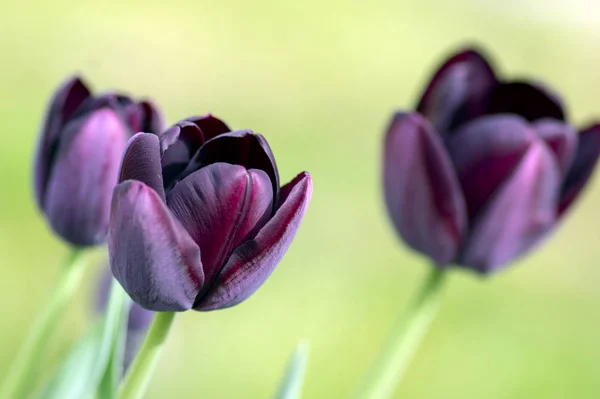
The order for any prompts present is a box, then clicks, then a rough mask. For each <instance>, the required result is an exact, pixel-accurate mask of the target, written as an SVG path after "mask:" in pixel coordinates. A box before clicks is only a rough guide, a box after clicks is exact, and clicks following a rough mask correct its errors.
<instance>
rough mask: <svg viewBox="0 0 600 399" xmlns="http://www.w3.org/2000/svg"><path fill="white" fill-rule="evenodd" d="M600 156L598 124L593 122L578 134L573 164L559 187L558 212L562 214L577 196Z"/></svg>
mask: <svg viewBox="0 0 600 399" xmlns="http://www.w3.org/2000/svg"><path fill="white" fill-rule="evenodd" d="M599 157H600V124H595V125H592V126H590V127H589V128H587V129H585V130H583V131H582V132H581V134H579V144H578V146H577V152H576V153H575V159H574V160H573V164H572V165H571V168H570V169H569V172H568V173H567V176H566V177H565V181H564V182H563V186H562V189H561V198H560V204H559V207H558V213H559V214H560V215H563V214H564V212H565V211H566V210H567V209H569V207H570V206H571V205H572V204H573V201H575V199H576V198H577V197H578V196H579V193H580V192H581V190H582V189H583V188H584V187H585V185H586V183H587V182H588V180H589V178H590V176H591V175H592V173H593V171H594V168H595V167H596V164H597V163H598V158H599Z"/></svg>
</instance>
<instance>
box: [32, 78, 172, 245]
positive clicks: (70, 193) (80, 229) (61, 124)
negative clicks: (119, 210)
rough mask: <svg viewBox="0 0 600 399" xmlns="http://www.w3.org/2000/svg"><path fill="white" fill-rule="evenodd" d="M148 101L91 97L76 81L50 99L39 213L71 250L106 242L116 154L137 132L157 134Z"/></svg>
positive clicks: (38, 163)
mask: <svg viewBox="0 0 600 399" xmlns="http://www.w3.org/2000/svg"><path fill="white" fill-rule="evenodd" d="M161 125H162V123H161V118H160V115H159V113H158V111H157V109H156V108H155V107H154V106H153V105H152V104H151V103H149V102H146V101H143V102H135V101H133V100H131V99H130V98H129V97H127V96H124V95H120V94H114V93H106V94H102V95H99V96H93V95H92V94H91V93H90V90H89V89H88V88H87V86H86V84H85V83H84V82H83V81H82V80H81V79H80V78H78V77H72V78H69V79H67V80H66V81H65V82H64V83H63V85H62V86H61V87H59V88H58V90H57V91H56V92H55V93H54V96H53V97H52V99H51V100H50V104H49V106H48V111H47V114H46V118H45V121H44V123H43V125H42V129H41V133H40V138H39V143H38V148H37V154H36V156H35V165H34V190H35V198H36V201H37V204H38V206H39V208H40V209H41V210H42V212H43V213H44V214H45V215H46V218H47V219H48V222H49V224H50V226H51V227H52V229H53V230H54V231H55V232H56V233H57V234H58V235H60V236H61V237H62V238H63V239H64V240H66V241H67V242H69V243H71V244H72V245H74V246H82V247H83V246H93V245H97V244H101V243H103V242H104V241H105V240H106V236H107V232H108V222H109V212H110V201H111V196H112V190H113V188H114V186H115V185H116V183H117V177H118V170H119V164H120V160H121V155H122V153H123V150H124V149H125V146H126V145H127V141H128V140H129V138H131V136H132V135H133V134H134V133H136V132H138V131H149V132H159V131H160V129H161Z"/></svg>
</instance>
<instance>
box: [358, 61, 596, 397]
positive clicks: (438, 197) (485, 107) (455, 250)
mask: <svg viewBox="0 0 600 399" xmlns="http://www.w3.org/2000/svg"><path fill="white" fill-rule="evenodd" d="M599 155H600V125H598V124H592V125H590V126H587V127H585V128H583V129H581V131H580V133H578V132H577V130H576V129H575V128H574V127H573V126H572V125H571V124H569V122H568V121H567V117H566V112H565V110H564V107H563V104H562V102H561V100H560V98H559V97H558V95H557V94H555V93H554V92H553V91H552V90H550V89H549V88H547V87H545V86H543V85H541V84H539V83H531V82H525V81H519V82H515V81H504V80H502V79H501V78H500V77H498V75H497V74H496V72H495V71H494V69H493V68H492V66H491V65H490V63H489V62H488V61H487V60H486V59H485V58H484V57H483V56H482V55H481V54H480V53H478V52H477V51H474V50H466V51H462V52H460V53H458V54H456V55H454V56H453V57H451V58H450V59H449V60H447V61H446V62H445V63H444V64H443V65H442V66H441V67H440V68H439V69H438V70H437V72H436V73H435V74H434V76H433V79H432V80H431V82H430V83H429V85H428V87H427V88H426V89H425V92H424V94H423V96H422V97H421V99H420V101H419V103H418V105H417V108H416V111H401V112H398V113H397V114H396V115H395V116H394V117H393V118H392V121H391V124H390V126H389V128H388V131H387V135H386V137H385V146H384V166H383V182H384V190H385V201H386V205H387V208H388V211H389V215H390V218H391V220H392V223H393V225H394V227H395V228H396V230H397V231H398V233H399V235H400V237H401V238H402V239H403V240H404V242H405V243H406V244H407V245H408V246H410V247H411V248H413V249H414V250H416V251H418V252H420V253H422V254H424V255H425V256H427V257H429V258H430V259H431V260H432V263H433V264H434V265H435V266H436V268H434V270H432V274H431V277H430V278H429V280H428V282H427V283H426V284H425V286H424V289H423V291H422V293H421V296H420V297H419V299H417V301H416V304H415V308H414V309H413V310H412V313H411V315H412V316H413V317H414V319H413V321H414V322H412V323H411V322H410V321H409V322H408V325H406V326H405V329H404V334H406V335H405V336H404V338H403V337H402V336H400V337H397V338H396V339H394V340H393V341H392V343H391V345H392V347H391V349H389V350H391V351H396V352H397V353H401V352H402V353H403V354H404V355H402V354H400V355H398V356H399V357H397V358H396V359H395V360H391V361H390V359H391V357H389V356H388V358H387V361H388V363H387V364H386V365H381V367H380V369H379V374H378V375H377V376H375V377H373V379H372V381H371V382H370V383H369V384H370V385H369V384H368V386H367V387H366V388H365V392H366V394H365V395H364V396H363V397H365V398H366V397H368V398H384V397H387V396H388V395H389V394H390V393H391V392H392V389H393V387H394V385H395V381H397V379H398V378H400V375H401V373H402V370H403V368H404V367H405V366H406V364H407V361H408V358H409V357H410V353H412V351H413V350H414V348H411V349H408V350H407V349H406V346H405V345H411V343H406V342H407V341H411V342H412V345H413V346H416V343H417V341H418V340H414V339H412V338H414V337H415V336H420V335H422V332H424V331H425V328H426V325H427V324H428V322H429V321H430V320H431V317H432V315H433V309H434V305H435V301H436V300H437V299H436V298H437V296H438V295H437V294H438V287H439V286H440V282H441V281H442V278H441V277H442V270H443V269H447V268H448V267H450V266H452V265H456V266H459V267H463V268H467V269H471V270H473V271H475V272H478V273H484V274H487V273H491V272H494V271H497V270H499V269H501V268H502V267H505V266H507V265H509V264H510V263H511V262H513V261H514V260H515V259H517V258H518V257H520V256H522V255H524V254H525V253H527V252H528V251H529V250H531V249H532V248H533V247H534V246H535V245H536V244H539V243H540V242H541V241H543V239H544V238H546V237H547V236H548V234H549V233H550V232H551V231H552V230H553V229H554V227H555V226H557V224H558V223H559V222H560V221H561V219H562V217H563V216H564V215H565V212H566V211H567V210H568V209H569V208H570V206H571V205H572V203H573V201H574V200H575V199H576V198H577V197H578V195H579V194H580V192H581V190H582V189H583V188H584V187H585V185H586V183H587V181H588V179H589V177H590V176H591V174H592V171H593V169H594V167H595V165H596V162H597V160H598V157H599ZM415 334H416V335H415ZM394 362H395V363H394ZM382 370H385V371H382ZM386 373H387V374H386ZM376 374H377V373H376ZM388 377H389V378H388ZM386 378H387V380H386Z"/></svg>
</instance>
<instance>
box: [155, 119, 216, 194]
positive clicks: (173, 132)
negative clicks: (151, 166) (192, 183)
mask: <svg viewBox="0 0 600 399" xmlns="http://www.w3.org/2000/svg"><path fill="white" fill-rule="evenodd" d="M205 141H206V140H205V139H204V135H203V134H202V131H201V130H200V128H199V127H198V126H197V125H195V124H193V123H191V122H186V121H183V122H179V123H178V124H176V125H174V126H172V127H170V128H169V129H167V131H165V132H164V133H163V134H162V135H161V136H160V152H161V154H162V159H161V164H162V168H163V178H164V181H165V187H166V188H169V187H171V186H172V185H173V184H175V183H176V182H177V181H178V180H179V179H180V175H181V173H182V172H183V171H184V170H185V168H186V167H187V165H188V164H189V163H190V160H191V159H192V156H193V155H194V154H195V153H196V152H197V151H198V149H199V148H200V147H201V146H202V144H204V142H205Z"/></svg>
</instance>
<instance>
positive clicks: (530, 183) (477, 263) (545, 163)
mask: <svg viewBox="0 0 600 399" xmlns="http://www.w3.org/2000/svg"><path fill="white" fill-rule="evenodd" d="M559 188H560V170H559V167H558V164H557V162H556V159H555V158H554V156H553V155H552V153H551V152H550V150H549V149H548V148H547V146H545V145H544V144H543V143H541V142H538V141H536V142H534V143H532V144H531V146H530V147H529V149H528V150H527V153H526V154H525V156H524V157H523V158H522V159H521V161H520V162H519V164H518V166H517V167H516V168H515V170H514V172H513V173H512V176H511V177H510V179H508V180H507V181H506V182H505V184H503V186H502V187H501V188H500V189H499V190H498V192H497V193H495V194H494V196H493V197H492V198H491V200H490V202H489V203H488V205H487V206H486V208H485V209H484V211H483V212H481V214H480V215H479V216H478V217H477V219H476V220H475V223H474V224H473V227H472V229H471V232H470V234H469V237H468V238H467V240H466V242H465V246H464V249H463V251H462V253H461V256H460V258H459V261H458V264H460V265H461V266H464V267H468V268H472V269H475V270H477V271H479V272H481V273H488V272H491V271H494V270H497V269H498V268H500V267H502V266H505V265H507V264H508V263H510V262H511V261H513V260H515V259H516V258H517V257H519V256H521V255H523V254H525V253H526V252H527V251H528V250H530V249H531V248H532V247H533V246H534V245H535V244H537V243H539V242H540V241H541V240H542V238H544V237H545V236H546V234H547V233H548V232H549V231H550V230H551V229H552V227H553V226H554V224H555V222H556V206H557V200H558V190H559Z"/></svg>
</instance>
